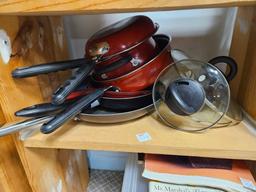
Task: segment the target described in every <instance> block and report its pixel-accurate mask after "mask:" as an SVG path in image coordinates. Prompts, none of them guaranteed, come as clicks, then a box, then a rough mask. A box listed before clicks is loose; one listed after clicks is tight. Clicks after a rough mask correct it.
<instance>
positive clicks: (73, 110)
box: [41, 88, 109, 134]
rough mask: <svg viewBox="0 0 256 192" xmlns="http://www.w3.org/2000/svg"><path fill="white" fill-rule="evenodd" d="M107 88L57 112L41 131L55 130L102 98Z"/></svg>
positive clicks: (46, 132) (49, 131)
mask: <svg viewBox="0 0 256 192" xmlns="http://www.w3.org/2000/svg"><path fill="white" fill-rule="evenodd" d="M107 89H109V88H107ZM107 89H106V88H105V89H98V90H96V91H95V92H93V93H91V94H89V95H87V96H85V97H83V98H81V99H79V100H77V101H76V102H74V103H73V104H72V105H70V106H68V107H67V108H66V109H65V110H64V111H62V112H60V113H59V114H57V115H56V116H55V117H54V118H53V119H52V120H50V121H49V122H47V123H45V124H43V125H42V127H41V132H42V133H44V134H48V133H51V132H53V131H55V130H56V129H57V128H59V127H60V126H61V125H63V124H64V123H65V122H66V121H68V120H69V119H71V118H73V117H74V116H76V115H77V114H79V113H80V112H81V111H82V110H83V109H84V108H87V107H88V106H89V105H90V104H91V103H92V102H93V101H95V100H97V99H98V98H100V97H101V96H102V95H103V94H104V92H105V91H106V90H107Z"/></svg>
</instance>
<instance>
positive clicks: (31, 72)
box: [12, 58, 86, 78]
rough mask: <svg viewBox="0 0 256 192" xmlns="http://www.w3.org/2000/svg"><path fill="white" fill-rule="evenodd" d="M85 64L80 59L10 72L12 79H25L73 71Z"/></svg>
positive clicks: (84, 60)
mask: <svg viewBox="0 0 256 192" xmlns="http://www.w3.org/2000/svg"><path fill="white" fill-rule="evenodd" d="M85 62H86V59H85V58H81V59H74V60H66V61H57V62H52V63H45V64H39V65H33V66H28V67H20V68H16V69H15V70H14V71H12V77H14V78H25V77H32V76H36V75H41V74H47V73H52V72H57V71H63V70H67V69H74V68H78V67H81V66H82V65H83V64H84V63H85Z"/></svg>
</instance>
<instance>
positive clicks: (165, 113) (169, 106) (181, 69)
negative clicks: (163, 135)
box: [153, 59, 230, 131]
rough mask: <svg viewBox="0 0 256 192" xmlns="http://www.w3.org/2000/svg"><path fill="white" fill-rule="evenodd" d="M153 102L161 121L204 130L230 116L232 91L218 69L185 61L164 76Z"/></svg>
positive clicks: (176, 126)
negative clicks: (228, 113)
mask: <svg viewBox="0 0 256 192" xmlns="http://www.w3.org/2000/svg"><path fill="white" fill-rule="evenodd" d="M153 101H154V105H155V109H156V111H157V113H158V114H159V116H160V118H161V119H162V120H163V121H164V123H166V124H167V125H169V126H170V127H173V128H175V129H180V130H184V131H202V130H205V129H207V128H209V127H212V126H214V125H215V124H216V123H218V121H220V119H221V118H222V117H223V116H224V115H225V114H226V112H227V110H228V107H229V102H230V89H229V85H228V82H227V80H226V78H225V76H224V75H223V74H222V72H221V71H220V70H219V69H218V68H216V67H215V66H213V65H211V64H209V63H206V62H202V61H198V60H193V59H184V60H181V61H178V62H175V63H173V64H172V65H169V66H168V67H167V68H165V69H164V70H163V71H162V72H161V73H160V75H159V76H158V78H157V80H156V81H155V84H154V87H153Z"/></svg>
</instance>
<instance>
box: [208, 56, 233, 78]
mask: <svg viewBox="0 0 256 192" xmlns="http://www.w3.org/2000/svg"><path fill="white" fill-rule="evenodd" d="M208 63H210V64H212V65H214V66H215V67H217V66H216V65H217V64H218V63H225V64H226V65H228V66H229V68H230V71H229V74H227V75H226V74H224V73H223V74H224V76H225V77H226V79H227V81H228V82H229V81H231V80H232V79H234V77H235V76H236V74H237V63H236V61H235V60H234V59H233V58H231V57H228V56H218V57H214V58H213V59H211V60H210V61H208ZM217 68H218V67H217Z"/></svg>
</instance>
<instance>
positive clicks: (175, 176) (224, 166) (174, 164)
mask: <svg viewBox="0 0 256 192" xmlns="http://www.w3.org/2000/svg"><path fill="white" fill-rule="evenodd" d="M202 159H203V158H202ZM207 159H208V160H207V161H206V162H207V163H205V162H204V163H202V166H199V162H200V161H199V160H198V159H197V160H196V166H195V162H194V161H193V159H192V160H191V159H190V158H189V157H181V156H171V155H153V154H146V156H145V168H144V171H143V174H142V175H143V177H145V178H147V179H151V180H155V181H162V182H166V183H175V184H182V185H184V184H185V185H200V186H208V187H214V188H220V189H224V190H230V189H233V191H241V192H248V191H251V190H254V189H256V187H255V181H254V178H253V176H252V174H251V172H250V170H249V168H248V167H247V166H246V164H245V163H244V161H239V160H229V161H230V165H229V163H228V162H227V161H226V160H223V162H220V159H218V160H217V159H216V160H217V161H218V163H217V164H216V163H215V164H216V165H215V167H214V166H213V164H214V159H212V161H209V158H207ZM207 164H208V165H207ZM218 164H219V165H218ZM244 181H245V182H244ZM246 182H247V184H246Z"/></svg>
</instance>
